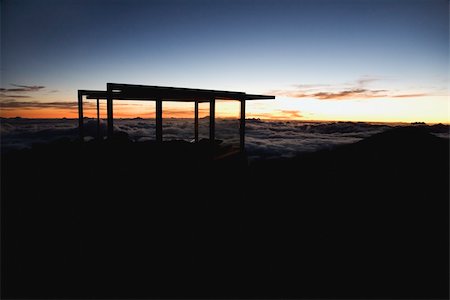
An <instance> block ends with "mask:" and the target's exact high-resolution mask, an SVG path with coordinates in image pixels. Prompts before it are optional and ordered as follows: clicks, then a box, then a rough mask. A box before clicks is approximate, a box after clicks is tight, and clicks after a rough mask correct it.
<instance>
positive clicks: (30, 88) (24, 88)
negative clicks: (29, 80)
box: [0, 84, 45, 93]
mask: <svg viewBox="0 0 450 300" xmlns="http://www.w3.org/2000/svg"><path fill="white" fill-rule="evenodd" d="M11 85H12V86H14V87H15V88H0V92H3V93H10V92H14V93H16V92H19V93H20V92H37V91H40V90H42V89H44V88H45V86H41V85H20V84H11Z"/></svg>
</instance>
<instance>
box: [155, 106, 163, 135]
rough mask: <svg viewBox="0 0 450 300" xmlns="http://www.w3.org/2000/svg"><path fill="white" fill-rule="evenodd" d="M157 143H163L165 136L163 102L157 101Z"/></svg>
mask: <svg viewBox="0 0 450 300" xmlns="http://www.w3.org/2000/svg"><path fill="white" fill-rule="evenodd" d="M155 119H156V141H157V142H158V143H162V141H163V135H162V100H161V99H158V100H156V115H155Z"/></svg>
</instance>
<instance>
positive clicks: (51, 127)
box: [1, 118, 390, 159]
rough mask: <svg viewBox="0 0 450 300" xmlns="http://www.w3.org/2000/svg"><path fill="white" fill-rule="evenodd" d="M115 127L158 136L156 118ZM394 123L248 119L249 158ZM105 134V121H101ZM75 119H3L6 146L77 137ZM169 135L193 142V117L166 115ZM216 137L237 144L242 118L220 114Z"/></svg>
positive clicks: (344, 139) (92, 128) (346, 138)
mask: <svg viewBox="0 0 450 300" xmlns="http://www.w3.org/2000/svg"><path fill="white" fill-rule="evenodd" d="M114 126H115V130H117V131H122V132H126V133H127V134H128V135H129V137H130V138H131V139H132V140H134V141H146V140H154V138H155V121H154V120H153V119H141V118H137V119H117V120H116V121H115V123H114ZM85 127H86V132H87V135H90V136H95V135H96V133H97V127H96V120H94V119H87V120H86V125H85ZM388 128H390V126H389V125H374V124H368V123H353V122H323V123H317V122H302V121H261V120H248V121H247V127H246V129H247V130H246V149H247V151H248V154H249V157H250V158H251V159H257V158H269V159H270V158H278V157H291V156H294V155H295V154H297V153H301V152H311V151H316V150H319V149H326V148H331V147H334V146H336V145H341V144H347V143H353V142H356V141H359V140H361V139H362V138H365V137H368V136H370V135H372V134H375V133H378V132H381V131H383V130H386V129H388ZM101 131H102V134H105V133H106V124H105V122H103V121H102V123H101ZM199 132H200V138H207V137H208V119H207V118H202V119H200V121H199ZM77 134H78V130H77V120H74V119H21V118H17V119H2V126H1V137H2V150H3V151H7V150H11V149H17V148H26V147H30V146H31V145H32V144H33V143H39V142H48V141H52V140H55V139H58V138H63V137H65V138H69V139H73V138H76V137H77ZM163 135H164V139H165V140H172V139H180V140H186V141H191V140H192V139H193V137H194V126H193V120H192V119H170V118H168V119H165V120H164V126H163ZM216 136H217V139H220V140H223V142H224V143H226V144H236V145H237V144H238V143H239V122H238V121H237V120H231V119H219V120H217V122H216Z"/></svg>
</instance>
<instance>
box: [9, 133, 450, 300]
mask: <svg viewBox="0 0 450 300" xmlns="http://www.w3.org/2000/svg"><path fill="white" fill-rule="evenodd" d="M214 148H215V149H214V150H213V149H212V148H211V147H210V146H209V143H207V142H206V141H205V142H203V143H200V144H198V145H195V144H190V143H185V142H179V141H174V142H171V143H164V144H162V145H157V144H154V143H151V142H147V143H134V142H130V141H129V140H127V138H126V137H125V136H118V137H117V138H116V139H115V140H114V141H110V142H106V141H104V142H101V143H99V142H95V141H92V142H86V143H74V142H70V141H64V140H62V141H58V142H55V143H52V144H47V145H35V146H34V147H33V149H31V150H21V151H11V152H10V153H7V154H5V155H3V156H2V169H1V171H2V174H1V175H2V176H1V184H2V189H1V193H2V194H1V196H2V203H1V204H2V207H1V208H2V210H1V213H2V215H1V216H2V219H1V221H2V224H1V225H2V229H1V230H2V274H1V275H2V276H1V280H2V291H1V293H2V298H126V299H130V298H254V299H256V298H277V299H279V298H308V299H311V298H334V299H335V298H359V299H360V298H372V299H373V298H390V299H394V298H414V299H432V298H435V299H438V298H439V299H443V298H448V296H449V257H448V253H449V184H448V183H449V143H448V140H447V139H442V138H438V137H436V136H434V135H432V134H430V133H429V130H426V129H423V128H422V127H420V126H414V127H404V128H395V129H392V130H389V131H386V132H384V133H380V134H377V135H374V136H372V137H370V138H367V139H365V140H362V141H360V142H358V143H355V144H352V145H347V146H341V147H338V148H336V149H334V150H328V151H320V152H316V153H311V154H304V155H301V156H298V157H296V158H294V159H285V160H270V161H259V162H255V163H252V164H250V165H249V164H248V162H247V160H246V158H245V156H243V155H238V154H235V155H228V156H222V157H223V158H222V159H213V156H212V152H213V151H216V152H217V151H223V153H222V154H224V153H226V152H227V151H229V150H230V149H224V148H223V147H220V146H219V145H216V146H215V147H214Z"/></svg>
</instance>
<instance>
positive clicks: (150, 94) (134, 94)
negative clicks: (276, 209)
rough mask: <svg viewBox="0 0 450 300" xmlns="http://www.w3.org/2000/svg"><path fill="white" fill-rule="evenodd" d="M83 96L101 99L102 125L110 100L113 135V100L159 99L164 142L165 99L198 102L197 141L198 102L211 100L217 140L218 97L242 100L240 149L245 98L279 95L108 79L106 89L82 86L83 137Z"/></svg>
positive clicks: (211, 119) (80, 115) (158, 129)
mask: <svg viewBox="0 0 450 300" xmlns="http://www.w3.org/2000/svg"><path fill="white" fill-rule="evenodd" d="M83 96H85V97H86V99H96V100H97V120H98V123H97V125H98V127H100V121H99V120H100V114H99V100H106V109H107V122H108V125H107V126H108V137H111V136H112V135H113V122H114V116H113V100H142V101H155V102H156V113H155V119H156V141H158V142H162V140H163V135H162V103H163V101H176V102H194V103H195V116H194V119H195V121H194V127H195V141H196V142H198V104H199V103H200V102H207V103H209V140H210V141H211V142H212V143H214V140H215V115H216V113H215V107H216V104H215V103H216V100H229V101H239V102H240V103H241V112H240V123H239V135H240V149H241V150H243V149H244V146H245V101H247V100H265V99H275V96H267V95H253V94H246V93H243V92H229V91H218V90H203V89H188V88H176V87H163V86H150V85H134V84H120V83H107V84H106V91H98V90H78V119H79V129H80V137H81V138H83V136H84V130H83Z"/></svg>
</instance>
